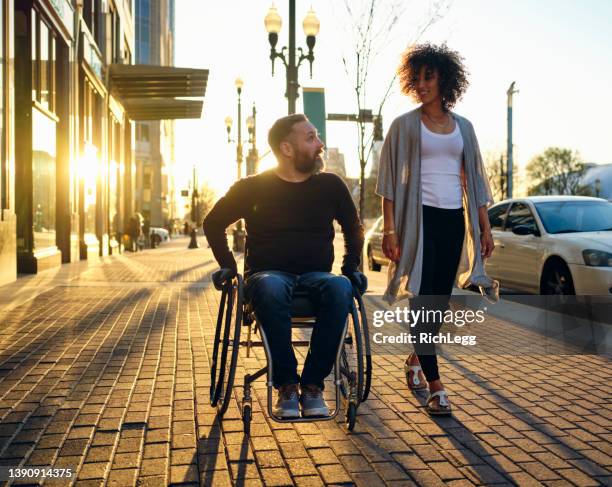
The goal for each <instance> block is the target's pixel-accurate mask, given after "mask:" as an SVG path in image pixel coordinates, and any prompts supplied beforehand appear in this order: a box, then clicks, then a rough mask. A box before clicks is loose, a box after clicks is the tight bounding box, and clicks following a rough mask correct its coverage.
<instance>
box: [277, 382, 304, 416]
mask: <svg viewBox="0 0 612 487" xmlns="http://www.w3.org/2000/svg"><path fill="white" fill-rule="evenodd" d="M272 413H274V416H276V417H278V418H299V416H300V409H299V405H298V385H297V384H285V385H284V386H280V388H279V389H278V398H277V399H276V404H274V407H273V408H272Z"/></svg>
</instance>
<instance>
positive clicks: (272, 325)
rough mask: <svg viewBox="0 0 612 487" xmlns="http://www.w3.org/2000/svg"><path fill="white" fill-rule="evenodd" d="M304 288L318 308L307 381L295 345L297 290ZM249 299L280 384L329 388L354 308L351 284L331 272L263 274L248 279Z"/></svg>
mask: <svg viewBox="0 0 612 487" xmlns="http://www.w3.org/2000/svg"><path fill="white" fill-rule="evenodd" d="M298 286H299V288H300V289H303V290H305V291H307V292H308V295H309V298H310V300H311V301H312V303H313V305H314V308H315V309H316V310H317V316H316V318H317V321H316V324H315V326H314V329H313V331H312V336H311V338H310V348H309V349H308V354H307V356H306V361H305V363H304V369H303V371H302V376H301V379H300V376H299V375H298V373H297V359H296V358H295V353H294V351H293V346H292V345H291V302H292V295H293V290H294V289H295V288H296V287H298ZM245 296H246V299H247V300H248V301H249V302H250V303H251V305H252V307H253V310H254V311H255V315H256V316H257V320H258V321H259V324H260V326H261V327H262V328H263V330H264V332H265V334H266V338H267V339H268V344H269V345H270V351H271V355H272V370H273V377H272V381H273V383H274V386H275V387H280V386H282V385H285V384H292V383H294V384H295V383H298V382H300V383H301V384H302V385H306V384H316V385H317V386H319V387H320V388H323V381H324V379H325V377H327V376H328V375H329V373H330V372H331V370H332V368H333V366H334V362H335V360H336V352H337V351H338V345H339V344H340V340H341V338H342V332H343V330H344V325H345V323H346V317H347V315H348V313H349V311H350V309H351V306H352V304H353V288H352V285H351V283H350V281H349V280H348V279H347V278H346V277H344V276H337V275H335V274H330V273H328V272H307V273H306V274H301V275H295V274H289V273H287V272H280V271H262V272H257V273H255V274H253V275H252V276H250V277H249V278H248V280H247V284H246V289H245Z"/></svg>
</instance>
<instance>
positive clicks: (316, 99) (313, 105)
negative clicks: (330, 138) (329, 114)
mask: <svg viewBox="0 0 612 487" xmlns="http://www.w3.org/2000/svg"><path fill="white" fill-rule="evenodd" d="M302 92H303V97H302V99H303V100H304V115H306V116H307V117H308V119H309V120H310V121H311V122H312V124H313V125H314V126H315V127H316V128H317V130H318V131H319V138H320V139H321V141H322V142H323V143H324V144H326V145H327V141H326V132H325V89H324V88H304V89H303V90H302Z"/></svg>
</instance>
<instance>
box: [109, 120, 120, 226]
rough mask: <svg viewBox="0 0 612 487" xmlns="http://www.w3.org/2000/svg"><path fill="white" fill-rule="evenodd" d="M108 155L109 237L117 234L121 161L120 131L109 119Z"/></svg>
mask: <svg viewBox="0 0 612 487" xmlns="http://www.w3.org/2000/svg"><path fill="white" fill-rule="evenodd" d="M111 120H112V122H111V130H110V134H109V135H110V141H111V146H110V148H109V149H110V150H109V155H110V157H111V160H110V164H109V168H108V171H109V172H108V213H109V219H110V236H111V237H115V238H116V237H117V235H118V234H119V163H120V161H121V135H120V134H121V131H120V128H121V127H120V125H119V123H118V122H117V121H116V120H115V119H114V118H111Z"/></svg>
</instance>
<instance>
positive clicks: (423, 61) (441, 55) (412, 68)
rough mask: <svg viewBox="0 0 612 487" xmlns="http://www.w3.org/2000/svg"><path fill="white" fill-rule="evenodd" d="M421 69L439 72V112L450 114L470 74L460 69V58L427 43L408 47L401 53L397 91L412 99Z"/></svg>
mask: <svg viewBox="0 0 612 487" xmlns="http://www.w3.org/2000/svg"><path fill="white" fill-rule="evenodd" d="M422 67H425V68H428V69H433V70H435V71H437V72H438V76H439V77H440V96H441V97H442V108H443V109H444V110H446V111H448V110H450V109H451V108H452V107H453V106H455V104H456V103H457V101H459V100H460V99H461V97H462V96H463V94H464V93H465V90H466V89H467V87H468V85H469V81H468V79H467V76H468V74H469V73H468V71H467V69H466V68H465V66H464V65H463V57H462V56H461V55H460V54H459V53H458V52H456V51H452V50H451V49H449V48H448V46H447V45H446V44H442V45H439V46H436V45H433V44H429V43H426V44H416V45H414V46H411V47H409V48H408V49H406V50H405V51H404V52H403V53H402V57H401V62H400V65H399V67H398V69H397V75H398V77H399V81H400V89H401V91H402V93H403V94H404V95H408V96H412V97H415V95H416V80H417V78H418V74H419V72H420V71H421V68H422Z"/></svg>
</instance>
